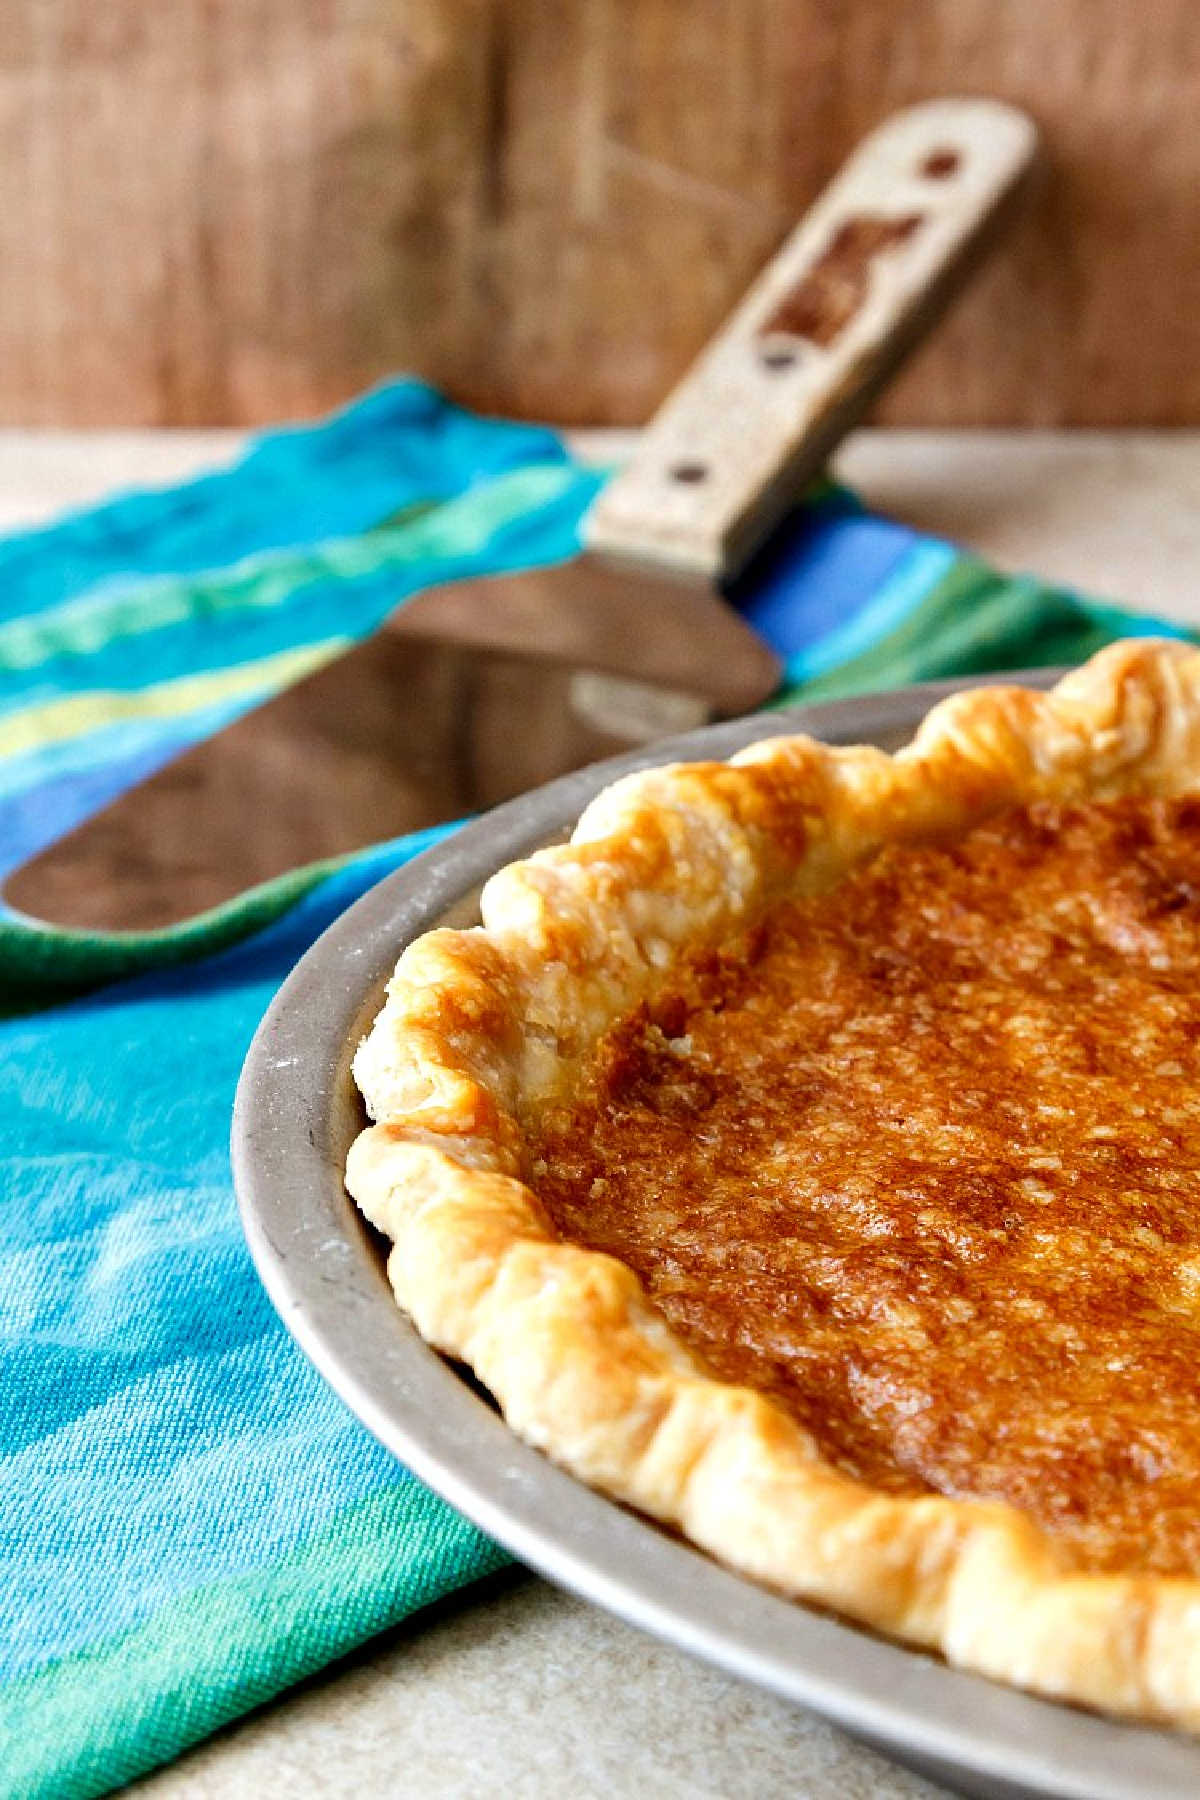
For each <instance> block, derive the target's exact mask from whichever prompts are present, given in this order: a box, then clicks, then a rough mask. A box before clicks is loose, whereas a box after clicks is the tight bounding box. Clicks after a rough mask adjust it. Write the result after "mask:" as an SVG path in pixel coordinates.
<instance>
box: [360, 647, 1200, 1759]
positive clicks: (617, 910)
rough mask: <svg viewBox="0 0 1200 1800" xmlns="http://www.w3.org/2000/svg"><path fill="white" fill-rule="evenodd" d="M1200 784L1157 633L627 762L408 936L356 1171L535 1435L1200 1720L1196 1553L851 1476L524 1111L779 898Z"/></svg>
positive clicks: (398, 1270) (444, 1331) (754, 1571)
mask: <svg viewBox="0 0 1200 1800" xmlns="http://www.w3.org/2000/svg"><path fill="white" fill-rule="evenodd" d="M1198 785H1200V651H1197V650H1194V649H1192V648H1190V647H1188V646H1185V645H1183V644H1179V643H1175V642H1172V641H1162V640H1148V639H1144V640H1135V641H1131V642H1125V643H1121V644H1117V645H1114V646H1112V647H1110V648H1109V649H1107V650H1104V651H1102V652H1101V653H1100V654H1099V655H1097V656H1096V657H1094V658H1093V659H1092V660H1091V661H1090V662H1089V663H1087V664H1086V665H1085V666H1084V667H1083V668H1081V669H1079V670H1077V671H1075V672H1074V673H1073V674H1071V675H1069V676H1068V677H1067V678H1066V679H1065V680H1064V681H1062V682H1060V683H1059V685H1058V686H1057V687H1056V688H1054V689H1053V691H1051V692H1049V693H1042V692H1034V691H1030V690H1026V689H1021V688H1016V687H987V688H977V689H973V690H968V691H966V692H964V693H961V694H957V695H955V696H953V697H952V698H950V699H948V700H945V701H943V702H942V703H941V704H940V705H939V706H937V707H935V708H934V710H933V711H932V712H931V713H930V714H929V715H928V717H927V718H926V719H925V721H924V723H923V724H922V726H921V728H920V730H919V731H918V733H917V735H916V737H915V739H914V740H913V742H912V743H911V744H910V745H909V746H907V747H906V748H905V749H903V750H901V751H899V752H898V753H897V754H896V755H894V756H888V755H885V754H884V753H883V752H882V751H879V750H876V749H873V748H869V747H855V748H831V747H828V746H826V745H823V744H820V743H817V742H815V741H813V740H812V739H810V738H807V737H801V736H795V737H783V738H772V739H767V740H765V741H763V742H760V743H757V744H754V745H752V746H750V748H748V749H746V750H744V751H742V752H740V753H739V754H738V755H737V756H735V757H733V758H732V760H731V761H730V762H727V763H724V762H712V763H695V764H677V765H671V766H665V767H659V768H654V769H650V770H647V771H645V772H642V773H639V774H635V775H631V776H628V777H626V778H625V779H623V780H620V781H618V782H616V783H614V784H613V785H612V786H611V787H610V788H608V789H606V790H605V791H604V792H602V793H601V794H600V795H599V796H598V797H597V798H596V799H595V800H593V801H592V803H591V805H590V806H589V807H588V808H587V810H586V811H585V813H584V814H583V817H582V818H581V820H580V822H579V825H578V827H577V829H576V831H575V833H574V835H573V837H572V839H571V842H570V843H569V844H567V845H563V846H558V847H555V848H552V849H547V850H542V851H539V852H538V853H537V854H535V855H534V856H531V857H530V858H529V859H528V860H526V861H523V862H519V863H516V864H514V865H512V866H510V867H508V868H505V869H502V870H501V871H500V872H499V873H498V874H496V875H494V876H493V877H492V879H491V880H490V881H489V882H488V884H487V886H486V887H485V889H484V891H483V896H482V900H481V915H482V920H483V924H482V927H481V928H476V929H473V930H469V931H451V930H441V931H434V932H430V933H429V934H427V935H426V936H424V937H421V938H419V939H418V940H417V941H416V942H415V943H413V944H411V945H410V946H409V947H408V948H407V949H406V950H405V952H404V954H403V956H402V957H401V959H400V962H399V965H398V967H397V969H396V972H395V975H394V976H393V978H392V980H391V983H390V984H389V988H388V996H387V1000H386V1004H385V1005H384V1007H383V1010H382V1012H381V1013H380V1015H379V1017H378V1019H377V1020H376V1022H375V1025H374V1027H373V1029H372V1031H371V1033H370V1035H369V1036H368V1037H367V1038H366V1039H365V1041H364V1042H363V1043H362V1045H361V1046H360V1047H359V1049H358V1052H357V1055H356V1057H355V1060H354V1075H355V1079H356V1081H357V1083H358V1085H359V1087H360V1089H361V1091H362V1094H363V1096H364V1099H365V1101H366V1105H367V1109H368V1112H369V1114H370V1116H371V1118H372V1119H373V1120H374V1121H375V1123H374V1124H372V1125H371V1126H370V1127H369V1128H368V1129H367V1130H365V1131H364V1132H363V1133H362V1134H361V1135H360V1136H359V1137H358V1138H357V1140H356V1141H355V1143H354V1145H353V1146H352V1148H351V1151H350V1155H349V1159H348V1164H347V1173H346V1182H347V1186H348V1188H349V1190H350V1193H351V1194H352V1195H353V1197H354V1199H355V1200H356V1201H357V1203H358V1204H359V1206H360V1207H361V1208H362V1210H363V1212H364V1213H365V1214H366V1216H367V1218H368V1219H370V1221H371V1222H372V1224H373V1225H375V1226H376V1227H377V1228H378V1229H379V1230H380V1231H381V1232H383V1233H384V1234H385V1235H386V1236H387V1237H388V1238H389V1239H390V1240H391V1241H392V1244H393V1248H392V1251H391V1254H390V1257H389V1261H388V1273H389V1276H390V1279H391V1282H392V1285H393V1287H394V1289H395V1293H396V1296H397V1299H398V1301H399V1303H400V1305H401V1306H402V1307H403V1308H404V1309H405V1310H406V1311H407V1312H408V1313H409V1314H411V1316H412V1318H413V1320H414V1321H415V1324H416V1326H417V1329H418V1330H419V1331H420V1333H421V1334H422V1336H423V1337H425V1338H426V1339H427V1340H428V1341H429V1342H430V1343H432V1344H433V1345H435V1346H436V1347H437V1348H439V1349H440V1350H442V1351H445V1352H447V1353H448V1354H450V1355H452V1356H454V1357H456V1358H459V1359H461V1360H462V1361H464V1362H465V1363H467V1364H468V1365H469V1366H470V1367H471V1368H472V1369H473V1370H474V1371H475V1373H476V1375H477V1376H478V1377H479V1379H480V1380H481V1381H482V1382H483V1383H484V1384H485V1386H486V1387H487V1388H488V1389H489V1390H490V1391H491V1393H492V1394H494V1395H495V1397H496V1399H497V1400H498V1401H499V1403H500V1405H501V1407H502V1409H503V1412H504V1415H505V1417H506V1419H507V1420H508V1423H509V1424H510V1425H511V1426H512V1428H513V1429H514V1430H515V1431H516V1432H517V1433H518V1434H519V1435H520V1436H521V1437H522V1438H524V1439H526V1440H527V1441H529V1442H530V1443H532V1444H534V1445H536V1446H538V1447H539V1448H540V1449H542V1450H543V1451H545V1452H546V1453H547V1454H548V1455H549V1456H551V1457H552V1458H553V1459H554V1460H555V1461H556V1462H557V1463H559V1464H561V1465H562V1466H564V1467H565V1468H567V1469H569V1470H570V1471H571V1472H572V1473H573V1474H575V1475H576V1476H578V1477H579V1478H580V1479H581V1480H583V1481H585V1482H588V1483H589V1484H591V1485H592V1486H593V1487H596V1488H599V1489H601V1490H602V1491H603V1492H605V1493H607V1494H610V1495H612V1496H614V1497H616V1498H617V1499H619V1500H621V1501H624V1502H626V1503H628V1504H629V1505H631V1506H634V1507H636V1508H638V1509H640V1510H641V1511H642V1512H644V1513H647V1514H650V1515H651V1516H653V1517H654V1518H656V1519H659V1520H661V1521H662V1522H664V1523H665V1524H667V1525H670V1526H673V1527H676V1528H677V1529H678V1530H680V1531H681V1532H682V1533H683V1534H684V1535H685V1536H686V1537H688V1538H689V1539H690V1540H691V1541H692V1542H693V1543H695V1544H697V1545H699V1546H700V1547H701V1548H703V1549H704V1550H706V1551H708V1552H710V1553H711V1554H712V1555H713V1556H715V1557H716V1558H718V1559H719V1560H720V1561H722V1562H724V1563H725V1564H727V1565H729V1566H730V1567H732V1568H734V1569H737V1570H739V1571H741V1572H742V1573H743V1574H745V1575H748V1576H751V1577H753V1578H755V1579H757V1580H760V1581H762V1582H764V1583H766V1584H768V1585H769V1586H771V1587H772V1588H774V1589H777V1590H780V1591H782V1592H783V1593H786V1594H788V1595H790V1596H793V1597H795V1598H797V1599H801V1600H808V1601H813V1602H816V1603H819V1604H820V1605H822V1606H826V1607H829V1608H832V1609H834V1610H836V1611H838V1612H840V1613H843V1614H845V1615H847V1616H849V1617H850V1618H853V1619H855V1620H858V1621H861V1622H862V1623H864V1624H867V1625H869V1626H872V1627H875V1628H876V1629H878V1630H879V1631H881V1632H884V1633H887V1634H888V1635H890V1636H892V1637H895V1638H898V1639H901V1640H903V1641H905V1642H907V1643H910V1644H915V1645H919V1646H922V1647H924V1648H927V1649H931V1650H936V1651H940V1652H941V1653H942V1654H944V1655H945V1657H946V1658H947V1659H948V1661H949V1662H951V1663H953V1664H955V1665H957V1666H959V1667H961V1668H964V1669H970V1670H974V1671H977V1672H979V1673H981V1674H984V1675H988V1676H991V1677H994V1678H996V1679H999V1680H1003V1681H1007V1682H1010V1683H1013V1684H1015V1685H1017V1686H1020V1687H1024V1688H1028V1689H1032V1690H1034V1691H1036V1692H1038V1693H1041V1694H1045V1695H1049V1696H1054V1697H1056V1698H1059V1699H1065V1700H1070V1701H1074V1702H1079V1703H1082V1704H1085V1705H1088V1706H1093V1707H1096V1708H1098V1709H1101V1710H1104V1711H1108V1712H1112V1713H1117V1714H1123V1715H1127V1716H1130V1717H1135V1718H1140V1719H1146V1720H1156V1721H1160V1722H1168V1723H1171V1724H1175V1725H1181V1726H1184V1727H1187V1728H1190V1729H1192V1730H1195V1729H1197V1728H1200V1580H1195V1579H1190V1578H1178V1577H1171V1578H1167V1577H1158V1576H1151V1575H1132V1574H1131V1575H1120V1574H1114V1575H1107V1574H1106V1575H1091V1574H1084V1573H1079V1572H1077V1571H1074V1570H1073V1569H1072V1567H1071V1564H1070V1561H1069V1558H1068V1557H1067V1555H1066V1553H1065V1552H1064V1551H1063V1550H1061V1549H1060V1548H1059V1547H1058V1546H1056V1544H1055V1543H1054V1542H1052V1540H1051V1539H1050V1538H1049V1537H1048V1536H1047V1535H1046V1534H1045V1533H1044V1532H1043V1531H1042V1530H1041V1529H1040V1528H1039V1527H1037V1526H1036V1525H1035V1524H1034V1523H1032V1522H1031V1521H1030V1520H1029V1519H1028V1518H1026V1517H1025V1516H1024V1515H1023V1514H1021V1513H1020V1512H1018V1511H1017V1510H1016V1509H1015V1508H1013V1507H1010V1506H1008V1505H1006V1504H1003V1503H999V1502H987V1501H965V1500H951V1499H946V1498H943V1497H941V1496H938V1495H929V1496H924V1495H922V1496H918V1497H916V1498H898V1497H896V1496H894V1495H889V1494H884V1493H882V1492H880V1491H878V1490H876V1489H873V1488H871V1487H869V1486H867V1485H864V1484H862V1483H860V1482H856V1481H854V1480H852V1479H850V1478H849V1477H848V1476H846V1475H845V1474H843V1473H842V1472H840V1471H838V1470H836V1469H835V1468H833V1467H832V1466H831V1465H830V1464H829V1463H828V1462H826V1461H824V1460H823V1459H822V1456H821V1454H820V1452H819V1450H818V1448H817V1445H816V1444H815V1442H814V1441H813V1439H812V1438H811V1437H810V1436H809V1435H808V1434H807V1433H806V1432H805V1431H804V1430H803V1429H802V1428H801V1427H800V1426H799V1425H797V1424H796V1423H794V1422H793V1421H792V1419H791V1418H790V1417H789V1416H788V1415H787V1414H786V1413H785V1412H784V1411H783V1409H782V1408H781V1407H779V1406H778V1405H777V1404H775V1403H774V1402H773V1401H771V1400H770V1399H767V1398H765V1397H763V1396H762V1395H760V1394H757V1393H755V1392H753V1391H752V1390H750V1389H748V1388H744V1387H736V1386H733V1385H731V1384H729V1383H726V1382H722V1381H718V1380H714V1379H712V1378H711V1377H710V1376H709V1375H707V1374H706V1373H705V1372H704V1371H703V1370H702V1369H701V1367H700V1366H699V1364H698V1362H697V1361H696V1359H695V1358H694V1357H693V1356H692V1354H691V1353H690V1351H689V1350H688V1349H687V1348H686V1347H685V1346H684V1345H683V1343H682V1342H681V1341H680V1340H679V1339H678V1338H677V1337H676V1336H675V1334H674V1333H673V1332H672V1331H671V1329H670V1328H669V1327H668V1325H667V1324H666V1322H665V1320H664V1319H663V1318H662V1316H661V1314H659V1313H658V1312H657V1310H656V1309H655V1308H654V1307H653V1306H652V1305H651V1303H650V1301H649V1299H648V1298H647V1296H646V1293H645V1291H644V1289H643V1287H642V1285H641V1283H640V1282H639V1281H638V1279H637V1277H636V1276H635V1275H634V1274H633V1272H632V1271H631V1270H630V1269H628V1268H627V1267H625V1265H624V1264H622V1263H620V1262H618V1261H616V1260H614V1259H613V1258H611V1257H608V1256H605V1255H601V1254H598V1253H595V1252H591V1251H588V1250H585V1249H583V1248H580V1247H578V1246H576V1245H573V1244H570V1243H566V1242H563V1241H562V1240H560V1239H559V1238H558V1236H557V1235H556V1233H555V1231H554V1229H553V1227H552V1226H551V1223H550V1221H549V1219H548V1217H547V1215H546V1213H545V1211H544V1209H543V1208H542V1206H541V1205H540V1203H539V1201H538V1199H537V1197H536V1195H535V1194H534V1192H533V1191H532V1190H531V1189H530V1188H529V1187H528V1186H526V1185H525V1183H524V1182H523V1181H522V1179H521V1172H522V1168H523V1146H524V1122H525V1121H527V1120H528V1119H530V1118H531V1117H532V1116H534V1115H536V1112H537V1109H538V1108H539V1107H540V1106H542V1105H543V1104H545V1103H546V1102H547V1101H548V1100H551V1099H554V1098H556V1097H561V1096H562V1095H563V1094H564V1093H565V1094H569V1093H570V1091H571V1086H572V1083H573V1082H574V1081H575V1080H576V1078H577V1076H578V1074H579V1072H580V1070H581V1068H582V1067H583V1065H584V1063H585V1062H586V1059H587V1057H588V1054H589V1051H590V1050H591V1049H592V1047H593V1046H594V1045H595V1044H596V1042H597V1040H598V1038H599V1037H600V1036H601V1035H602V1034H603V1033H604V1032H605V1031H606V1030H607V1029H608V1028H609V1027H610V1026H611V1025H612V1024H613V1023H614V1022H615V1021H616V1020H617V1019H618V1018H620V1017H621V1016H623V1015H624V1014H626V1013H628V1012H629V1011H630V1010H631V1009H633V1008H634V1007H635V1006H637V1005H638V1004H639V1003H640V1002H642V1001H644V1000H646V999H649V998H652V997H653V995H654V994H655V992H656V991H658V990H659V989H660V988H662V987H663V985H664V984H665V982H666V980H667V979H668V978H669V975H670V972H671V969H672V967H673V965H675V964H676V963H677V960H678V959H679V958H680V957H681V956H683V955H686V954H689V953H692V952H695V951H701V950H703V949H705V948H707V947H711V946H714V945H716V944H718V943H720V942H722V941H723V940H725V939H727V938H729V937H730V936H732V935H734V934H735V933H737V932H739V931H741V930H742V929H744V928H745V927H746V926H747V925H749V924H751V923H753V921H754V919H755V918H756V916H758V915H759V914H760V913H762V911H763V910H764V909H765V908H766V907H767V906H769V905H770V904H771V902H772V901H773V900H775V899H776V898H778V897H780V896H782V895H783V894H785V893H788V894H811V893H818V892H820V891H823V890H824V889H826V888H828V887H829V886H830V885H831V884H833V883H834V882H836V881H837V880H838V879H839V877H840V876H841V875H842V874H843V873H845V872H846V871H848V870H849V869H851V868H853V867H854V866H856V865H857V864H859V863H860V862H862V861H863V860H864V859H865V858H867V857H869V856H870V855H871V854H872V853H873V852H874V851H876V850H877V849H879V848H880V847H881V846H883V845H884V844H886V843H889V842H897V841H899V842H903V841H912V842H920V841H929V840H931V839H938V838H944V837H946V836H949V835H953V834H956V833H959V832H962V831H965V830H968V829H969V828H970V827H971V826H973V825H974V824H976V823H977V822H978V821H980V820H981V819H983V818H984V817H986V816H987V815H989V814H991V813H993V812H995V811H997V810H999V809H1000V808H1003V807H1006V806H1020V805H1026V804H1028V803H1030V802H1032V801H1035V800H1039V799H1048V800H1063V801H1066V800H1075V799H1109V798H1115V797H1117V796H1120V795H1123V794H1130V793H1136V794H1149V795H1171V794H1178V793H1181V792H1184V791H1188V790H1190V789H1193V788H1195V787H1196V786H1198Z"/></svg>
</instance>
